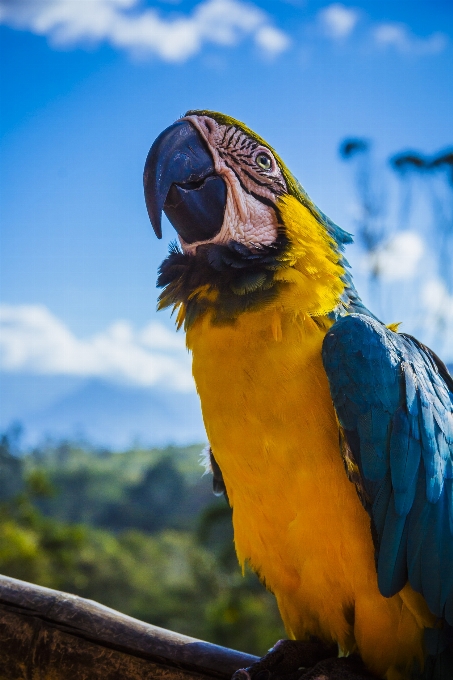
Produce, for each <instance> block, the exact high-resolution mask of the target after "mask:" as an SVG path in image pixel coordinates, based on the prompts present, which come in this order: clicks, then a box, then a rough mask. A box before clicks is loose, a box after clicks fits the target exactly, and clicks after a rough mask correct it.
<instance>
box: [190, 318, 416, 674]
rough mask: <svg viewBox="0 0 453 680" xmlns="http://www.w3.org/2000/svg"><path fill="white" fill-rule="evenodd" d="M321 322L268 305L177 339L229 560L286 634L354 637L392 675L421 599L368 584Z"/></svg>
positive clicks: (412, 638)
mask: <svg viewBox="0 0 453 680" xmlns="http://www.w3.org/2000/svg"><path fill="white" fill-rule="evenodd" d="M323 323H325V324H326V325H324V326H323ZM326 330H327V322H326V320H325V319H324V321H323V320H321V323H315V322H314V321H313V319H311V318H310V317H308V316H304V315H302V314H300V315H298V314H295V313H291V314H288V313H287V314H285V313H279V312H278V311H277V310H276V311H274V312H272V310H269V309H267V310H264V311H262V312H254V313H248V314H243V315H242V316H240V317H239V318H238V320H237V321H236V323H235V324H234V325H228V326H214V325H212V324H211V322H210V319H209V315H205V316H204V317H202V318H201V319H199V320H198V321H197V322H196V323H195V324H194V325H193V326H192V327H191V328H190V329H189V331H188V333H187V345H188V347H189V349H190V350H191V351H192V353H193V374H194V377H195V381H196V385H197V390H198V393H199V395H200V399H201V405H202V411H203V417H204V422H205V426H206V431H207V435H208V439H209V442H210V444H211V447H212V450H213V453H214V456H215V458H216V460H217V462H218V464H219V465H220V468H221V470H222V474H223V477H224V481H225V485H226V488H227V492H228V496H229V499H230V502H231V505H232V507H233V523H234V535H235V545H236V550H237V554H238V558H239V561H240V562H241V563H242V564H244V562H246V561H247V562H248V563H249V564H250V566H251V567H252V568H253V569H254V570H255V571H256V572H257V573H258V574H259V575H260V577H261V578H262V579H263V581H264V582H265V584H266V585H267V587H268V588H269V589H270V590H272V592H274V594H275V596H276V598H277V601H278V604H279V608H280V612H281V615H282V618H283V621H284V623H285V626H286V629H287V631H288V634H289V635H290V636H292V637H297V638H299V639H301V638H304V637H307V636H308V635H313V634H314V635H319V636H321V637H322V638H324V639H328V640H336V641H337V642H338V643H339V644H340V646H341V647H342V648H343V649H346V650H352V649H354V648H355V647H356V646H358V647H359V649H360V651H361V653H362V656H363V657H364V659H365V661H367V662H368V663H369V664H370V667H371V668H374V669H375V670H376V672H378V673H380V674H381V675H386V677H387V678H389V679H390V678H399V677H403V675H400V672H399V671H398V670H392V668H394V669H395V668H397V667H398V668H403V673H404V668H405V667H408V665H410V663H412V659H413V658H414V656H419V657H420V655H421V654H422V651H421V628H420V625H421V624H420V622H419V623H418V624H417V623H416V622H415V619H414V615H413V613H410V612H411V610H414V611H415V610H416V609H417V607H418V609H420V606H421V605H420V603H419V602H418V600H417V603H416V604H417V606H416V605H414V604H412V605H411V606H409V604H408V603H407V602H406V603H405V602H404V601H403V599H402V597H401V596H400V595H397V596H395V597H394V598H390V599H385V598H383V597H382V596H381V595H380V593H379V591H378V588H377V580H376V571H375V565H374V548H373V544H372V539H371V531H370V521H369V517H368V515H367V513H366V512H365V510H364V509H363V507H362V505H361V504H360V501H359V499H358V496H357V494H356V490H355V488H354V485H353V484H351V483H350V482H349V480H348V479H347V476H346V473H345V470H344V466H343V462H342V460H341V455H340V450H339V443H338V441H339V433H338V424H337V421H336V416H335V412H334V409H333V405H332V401H331V397H330V393H329V387H328V382H327V377H326V375H325V372H324V369H323V365H322V359H321V347H322V341H323V338H324V335H325V332H326ZM411 597H412V593H409V594H408V596H407V598H406V599H407V600H408V601H409V600H410V598H411ZM412 599H413V597H412ZM411 601H412V600H411ZM419 605H420V606H419ZM422 608H423V607H422ZM417 611H418V610H417ZM419 616H420V615H419ZM425 618H426V617H425ZM406 619H407V621H406ZM401 635H402V636H403V637H404V639H405V642H404V643H401V639H400V638H401ZM398 641H399V642H398ZM397 642H398V645H399V646H398V645H397ZM400 643H401V644H400ZM377 645H378V647H379V649H380V651H379V653H377V652H376V646H377ZM403 647H404V649H403ZM386 649H387V653H386V651H385V650H386ZM395 664H396V665H395ZM389 669H390V670H389Z"/></svg>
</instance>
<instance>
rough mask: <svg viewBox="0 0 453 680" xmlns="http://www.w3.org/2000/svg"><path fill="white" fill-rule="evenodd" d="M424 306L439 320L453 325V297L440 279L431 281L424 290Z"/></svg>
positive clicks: (425, 285)
mask: <svg viewBox="0 0 453 680" xmlns="http://www.w3.org/2000/svg"><path fill="white" fill-rule="evenodd" d="M422 304H423V307H424V308H425V310H427V311H429V312H430V314H431V315H432V316H434V317H437V319H442V320H444V321H445V322H447V323H450V324H453V295H450V294H449V292H448V290H447V287H446V285H445V283H444V282H443V281H442V280H441V279H438V278H433V279H429V281H427V282H426V283H425V284H424V286H423V288H422Z"/></svg>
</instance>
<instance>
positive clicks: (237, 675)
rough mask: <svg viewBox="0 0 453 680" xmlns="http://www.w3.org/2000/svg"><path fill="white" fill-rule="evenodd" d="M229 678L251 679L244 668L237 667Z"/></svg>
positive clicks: (236, 679)
mask: <svg viewBox="0 0 453 680" xmlns="http://www.w3.org/2000/svg"><path fill="white" fill-rule="evenodd" d="M231 680H252V679H251V677H250V674H249V673H248V671H247V670H246V669H245V668H238V670H237V671H235V673H233V675H232V676H231Z"/></svg>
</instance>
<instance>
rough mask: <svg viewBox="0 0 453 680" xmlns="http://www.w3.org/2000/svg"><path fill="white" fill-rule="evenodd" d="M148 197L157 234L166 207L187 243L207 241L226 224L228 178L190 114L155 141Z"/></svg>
mask: <svg viewBox="0 0 453 680" xmlns="http://www.w3.org/2000/svg"><path fill="white" fill-rule="evenodd" d="M143 183H144V189H145V201H146V207H147V209H148V215H149V219H150V220H151V224H152V226H153V229H154V231H155V233H156V236H157V238H162V226H161V216H162V210H163V211H164V212H165V214H166V216H167V217H168V219H169V220H170V222H171V223H172V225H173V226H174V228H175V229H176V231H177V232H178V234H179V235H180V236H181V238H182V239H183V240H184V241H185V242H186V243H195V242H196V241H207V240H209V239H211V238H213V237H214V236H215V235H216V234H218V233H219V231H220V230H221V228H222V224H223V216H224V213H225V205H226V199H227V188H226V184H225V182H224V180H223V179H222V177H220V176H219V175H218V174H216V172H215V168H214V161H213V159H212V156H211V154H210V152H209V149H208V147H207V144H206V142H205V141H204V139H203V138H202V137H201V135H200V133H199V132H198V130H197V129H196V128H195V127H194V126H193V125H192V124H191V123H190V122H189V121H186V120H182V121H178V122H177V123H174V125H171V126H170V127H168V128H167V129H166V130H164V131H163V132H162V133H161V134H160V135H159V137H157V139H156V141H155V142H154V144H153V145H152V147H151V149H150V151H149V154H148V157H147V159H146V163H145V170H144V174H143Z"/></svg>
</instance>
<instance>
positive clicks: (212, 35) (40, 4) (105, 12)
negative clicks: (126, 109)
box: [0, 0, 290, 62]
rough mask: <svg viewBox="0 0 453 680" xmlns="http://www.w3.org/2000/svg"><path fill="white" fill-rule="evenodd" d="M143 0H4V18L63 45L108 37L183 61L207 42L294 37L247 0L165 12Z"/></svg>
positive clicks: (284, 43)
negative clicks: (142, 5) (188, 11)
mask: <svg viewBox="0 0 453 680" xmlns="http://www.w3.org/2000/svg"><path fill="white" fill-rule="evenodd" d="M139 4H140V0H0V22H2V23H4V24H7V25H9V26H14V27H17V28H22V29H26V30H29V31H32V32H33V33H37V34H38V35H45V36H47V37H48V38H50V40H51V41H52V42H53V43H55V44H59V45H65V46H66V45H73V44H78V43H81V42H87V41H88V42H92V43H99V42H102V41H105V42H109V43H110V44H111V45H113V46H114V47H118V48H121V49H125V50H127V51H128V52H132V53H134V54H142V55H147V54H153V55H155V56H157V57H160V58H161V59H163V60H164V61H169V62H182V61H185V60H186V59H188V58H189V57H192V56H194V55H195V54H197V53H198V52H199V51H200V50H201V49H202V48H203V47H204V45H205V44H207V43H214V44H217V45H224V46H233V45H235V44H237V43H238V42H239V41H240V40H242V39H244V38H246V37H249V38H252V39H253V40H255V42H256V43H257V44H258V45H259V46H260V48H261V49H263V50H264V51H265V52H267V53H268V54H271V55H275V54H278V53H280V52H282V51H284V50H285V49H287V48H288V46H289V44H290V40H289V37H288V36H287V35H286V34H285V33H283V31H281V30H279V29H277V28H276V27H275V26H273V25H272V22H271V19H270V17H269V15H268V14H266V13H265V12H264V11H262V10H261V9H260V8H258V7H257V6H256V5H254V4H251V3H247V2H243V0H203V1H202V2H199V3H198V4H197V5H196V6H195V8H194V9H193V11H192V13H191V14H190V15H183V14H181V13H178V14H175V10H173V12H172V15H171V16H169V17H163V16H161V14H160V13H159V12H158V11H157V10H156V9H150V8H140V6H139Z"/></svg>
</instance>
